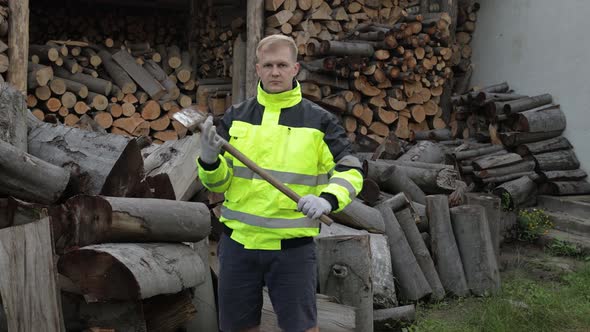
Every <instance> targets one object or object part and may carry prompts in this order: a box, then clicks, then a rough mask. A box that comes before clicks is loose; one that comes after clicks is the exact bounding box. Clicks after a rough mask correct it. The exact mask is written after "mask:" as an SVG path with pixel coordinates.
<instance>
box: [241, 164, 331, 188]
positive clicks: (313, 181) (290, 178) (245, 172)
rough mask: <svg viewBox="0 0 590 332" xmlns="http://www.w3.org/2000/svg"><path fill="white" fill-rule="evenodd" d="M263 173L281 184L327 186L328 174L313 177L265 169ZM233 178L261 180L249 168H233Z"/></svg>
mask: <svg viewBox="0 0 590 332" xmlns="http://www.w3.org/2000/svg"><path fill="white" fill-rule="evenodd" d="M265 171H267V172H268V173H270V175H272V176H273V177H274V178H275V179H277V180H279V181H281V182H282V183H290V184H302V185H306V186H317V185H321V184H328V174H320V175H318V176H315V175H307V174H297V173H290V172H281V171H272V170H268V169H265ZM234 176H235V177H238V178H244V179H262V178H261V177H260V175H258V174H256V173H254V172H253V171H251V170H250V169H249V168H247V167H241V166H236V167H234Z"/></svg>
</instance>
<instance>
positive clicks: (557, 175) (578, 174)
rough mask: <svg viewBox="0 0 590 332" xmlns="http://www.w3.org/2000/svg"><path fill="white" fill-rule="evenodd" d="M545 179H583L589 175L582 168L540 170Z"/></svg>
mask: <svg viewBox="0 0 590 332" xmlns="http://www.w3.org/2000/svg"><path fill="white" fill-rule="evenodd" d="M538 173H539V175H540V176H541V178H542V179H543V181H576V180H582V179H584V178H586V177H587V176H588V174H586V172H584V170H582V169H574V170H569V171H539V172H538Z"/></svg>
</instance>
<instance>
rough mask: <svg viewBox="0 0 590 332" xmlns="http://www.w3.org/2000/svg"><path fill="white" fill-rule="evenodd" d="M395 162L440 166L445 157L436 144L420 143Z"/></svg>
mask: <svg viewBox="0 0 590 332" xmlns="http://www.w3.org/2000/svg"><path fill="white" fill-rule="evenodd" d="M397 160H398V161H414V162H425V163H431V164H441V163H444V161H445V156H444V153H443V151H442V150H441V148H440V146H438V145H437V144H436V143H433V142H430V141H420V142H418V143H417V144H416V145H414V146H413V147H412V148H411V149H410V150H408V151H407V152H406V153H404V154H403V155H402V156H401V157H399V158H398V159H397Z"/></svg>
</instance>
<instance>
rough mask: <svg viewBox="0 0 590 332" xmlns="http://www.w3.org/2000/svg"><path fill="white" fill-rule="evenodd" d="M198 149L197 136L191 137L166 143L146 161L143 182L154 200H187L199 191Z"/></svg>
mask: <svg viewBox="0 0 590 332" xmlns="http://www.w3.org/2000/svg"><path fill="white" fill-rule="evenodd" d="M200 150H201V146H200V137H199V135H191V136H188V137H185V138H183V139H181V140H178V141H169V142H166V143H164V144H162V145H161V146H160V148H159V149H157V150H156V151H154V152H153V153H151V154H150V155H149V156H148V157H147V158H145V166H144V168H145V172H146V179H147V181H148V183H149V184H150V187H152V188H153V189H155V197H160V198H169V199H176V200H182V201H187V200H189V199H190V198H191V197H192V196H193V195H194V194H195V193H196V192H197V190H199V189H200V187H201V185H200V184H199V183H198V182H197V169H196V167H195V159H196V156H198V155H199V154H200ZM162 190H163V191H164V193H163V194H162V195H158V193H159V191H162Z"/></svg>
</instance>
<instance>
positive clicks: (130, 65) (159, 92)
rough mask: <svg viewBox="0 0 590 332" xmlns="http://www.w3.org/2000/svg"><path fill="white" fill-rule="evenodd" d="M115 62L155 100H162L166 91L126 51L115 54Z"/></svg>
mask: <svg viewBox="0 0 590 332" xmlns="http://www.w3.org/2000/svg"><path fill="white" fill-rule="evenodd" d="M113 60H115V62H116V63H118V64H119V66H121V67H122V68H123V69H124V70H125V71H126V72H127V73H128V74H129V76H131V78H133V80H134V81H135V82H137V84H138V85H139V86H140V87H141V88H142V89H143V91H145V92H146V93H147V94H148V95H150V97H151V98H152V99H154V100H158V99H160V97H162V96H163V95H164V94H165V93H166V89H164V87H163V86H162V84H160V82H158V81H157V80H156V79H155V78H153V77H152V76H151V75H150V74H149V73H148V72H147V71H146V70H145V69H144V68H143V67H141V66H140V65H138V64H137V62H135V59H134V58H133V57H132V56H131V54H129V53H128V52H127V51H125V50H121V51H119V52H117V53H115V54H113Z"/></svg>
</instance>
